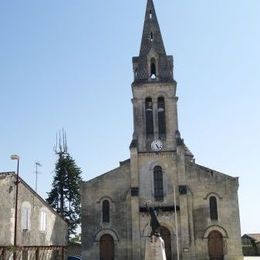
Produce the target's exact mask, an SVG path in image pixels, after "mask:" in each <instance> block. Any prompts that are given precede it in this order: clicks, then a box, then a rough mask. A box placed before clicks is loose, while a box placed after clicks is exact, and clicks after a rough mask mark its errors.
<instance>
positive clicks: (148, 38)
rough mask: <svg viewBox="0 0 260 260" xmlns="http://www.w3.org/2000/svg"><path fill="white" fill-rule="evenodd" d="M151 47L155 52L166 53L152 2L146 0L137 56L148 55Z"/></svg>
mask: <svg viewBox="0 0 260 260" xmlns="http://www.w3.org/2000/svg"><path fill="white" fill-rule="evenodd" d="M152 48H153V49H154V51H155V52H157V53H160V54H164V55H166V52H165V49H164V44H163V39H162V36H161V31H160V26H159V23H158V20H157V17H156V12H155V9H154V4H153V1H152V0H148V1H147V6H146V13H145V20H144V27H143V35H142V42H141V48H140V53H139V56H146V55H148V53H149V51H150V50H151V49H152Z"/></svg>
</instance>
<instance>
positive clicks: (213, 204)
mask: <svg viewBox="0 0 260 260" xmlns="http://www.w3.org/2000/svg"><path fill="white" fill-rule="evenodd" d="M209 210H210V219H211V220H218V205H217V199H216V197H214V196H211V197H210V198H209Z"/></svg>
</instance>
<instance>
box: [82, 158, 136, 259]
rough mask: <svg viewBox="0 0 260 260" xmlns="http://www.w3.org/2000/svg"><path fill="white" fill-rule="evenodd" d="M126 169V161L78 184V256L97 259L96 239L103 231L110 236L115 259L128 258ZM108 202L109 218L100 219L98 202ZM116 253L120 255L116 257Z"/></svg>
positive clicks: (97, 240)
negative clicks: (79, 195) (79, 253)
mask: <svg viewBox="0 0 260 260" xmlns="http://www.w3.org/2000/svg"><path fill="white" fill-rule="evenodd" d="M129 194H130V171H129V161H127V162H125V163H123V164H122V165H121V166H120V167H119V168H116V169H115V170H112V171H111V172H108V173H106V174H104V175H101V176H99V177H98V178H95V179H93V180H91V181H89V182H85V183H83V184H82V186H81V204H82V212H81V213H82V257H83V259H92V260H95V259H100V258H99V246H100V244H99V242H100V238H101V237H102V235H104V234H109V235H111V236H112V237H113V240H114V243H115V259H128V258H127V255H128V248H129V247H130V245H129V244H128V243H129V242H131V238H130V234H129V232H128V230H129V229H131V222H130V220H129V215H130V214H129V210H130V209H129V203H128V200H129ZM104 200H108V201H109V204H110V221H109V222H108V223H103V222H102V203H103V201H104ZM119 256H120V257H119Z"/></svg>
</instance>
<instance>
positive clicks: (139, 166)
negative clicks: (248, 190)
mask: <svg viewBox="0 0 260 260" xmlns="http://www.w3.org/2000/svg"><path fill="white" fill-rule="evenodd" d="M133 71H134V82H133V83H132V93H133V98H132V103H133V116H134V133H133V139H132V142H131V144H130V159H128V160H126V161H123V162H120V166H119V167H118V168H116V169H113V170H111V171H109V172H107V173H105V174H103V175H101V176H98V177H96V178H94V179H92V180H89V181H87V182H84V183H83V184H82V186H81V198H82V256H83V259H91V260H96V259H102V260H111V259H115V260H119V259H120V260H123V259H135V260H141V259H144V251H145V243H146V240H147V239H149V235H150V232H151V228H150V216H149V214H148V211H147V206H152V207H154V208H155V209H156V212H157V214H158V220H159V222H160V224H161V226H162V227H161V235H162V238H163V239H164V242H165V249H166V255H167V260H173V259H183V260H184V259H185V260H190V259H194V260H195V259H196V260H206V259H211V260H222V259H228V260H239V259H243V257H242V251H241V239H240V236H241V234H240V219H239V207H238V194H237V191H238V178H235V177H231V176H229V175H226V174H224V173H220V172H217V171H215V170H213V169H210V168H207V167H204V166H201V165H198V164H196V163H195V160H194V158H193V154H192V153H191V151H190V150H189V149H188V148H187V146H186V145H185V143H184V141H183V139H182V138H181V135H180V131H179V128H178V116H177V100H178V98H177V96H176V86H177V83H176V81H175V79H174V75H173V57H172V56H168V55H167V54H166V52H165V48H164V44H163V39H162V36H161V32H160V28H159V24H158V21H157V17H156V13H155V9H154V4H153V1H152V0H148V1H147V7H146V14H145V21H144V28H143V35H142V41H141V49H140V53H139V56H137V57H134V58H133Z"/></svg>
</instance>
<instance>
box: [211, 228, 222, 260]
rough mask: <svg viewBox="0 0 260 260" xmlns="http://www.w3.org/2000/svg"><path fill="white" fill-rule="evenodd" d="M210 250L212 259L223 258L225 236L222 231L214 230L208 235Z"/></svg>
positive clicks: (220, 259) (218, 259) (219, 259)
mask: <svg viewBox="0 0 260 260" xmlns="http://www.w3.org/2000/svg"><path fill="white" fill-rule="evenodd" d="M208 250H209V259H210V260H223V259H224V253H223V237H222V235H221V233H220V232H218V231H212V232H210V234H209V236H208Z"/></svg>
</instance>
